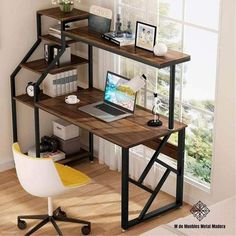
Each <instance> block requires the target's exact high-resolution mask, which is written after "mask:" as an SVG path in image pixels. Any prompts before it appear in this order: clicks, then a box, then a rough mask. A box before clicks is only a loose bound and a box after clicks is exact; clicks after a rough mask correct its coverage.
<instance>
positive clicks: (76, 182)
mask: <svg viewBox="0 0 236 236" xmlns="http://www.w3.org/2000/svg"><path fill="white" fill-rule="evenodd" d="M55 167H56V169H57V172H58V174H59V176H60V178H61V181H62V183H63V185H64V186H66V187H77V186H80V185H85V184H88V183H89V182H90V178H89V177H88V176H87V175H85V174H84V173H82V172H80V171H78V170H75V169H73V168H71V167H69V166H64V165H61V164H58V163H55Z"/></svg>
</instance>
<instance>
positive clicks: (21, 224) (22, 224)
mask: <svg viewBox="0 0 236 236" xmlns="http://www.w3.org/2000/svg"><path fill="white" fill-rule="evenodd" d="M17 226H18V228H19V229H21V230H23V229H26V227H27V223H26V222H25V221H24V220H20V219H19V220H18V222H17Z"/></svg>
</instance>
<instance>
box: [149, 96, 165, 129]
mask: <svg viewBox="0 0 236 236" xmlns="http://www.w3.org/2000/svg"><path fill="white" fill-rule="evenodd" d="M160 103H161V102H160V100H159V99H158V97H157V93H154V105H153V108H152V114H153V115H154V119H153V120H149V121H148V123H147V125H148V126H152V127H158V126H162V121H160V115H159V113H158V110H159V107H160Z"/></svg>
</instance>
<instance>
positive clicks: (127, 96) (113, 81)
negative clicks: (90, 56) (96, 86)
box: [104, 71, 136, 112]
mask: <svg viewBox="0 0 236 236" xmlns="http://www.w3.org/2000/svg"><path fill="white" fill-rule="evenodd" d="M128 81H129V80H128V79H127V78H125V77H123V76H120V75H118V74H115V73H112V72H110V71H108V72H107V78H106V87H105V92H104V101H105V102H108V103H110V104H111V105H114V106H116V107H119V108H123V109H125V110H127V111H129V112H134V108H135V101H136V93H135V92H133V91H132V90H130V89H129V87H127V86H125V84H126V83H127V82H128Z"/></svg>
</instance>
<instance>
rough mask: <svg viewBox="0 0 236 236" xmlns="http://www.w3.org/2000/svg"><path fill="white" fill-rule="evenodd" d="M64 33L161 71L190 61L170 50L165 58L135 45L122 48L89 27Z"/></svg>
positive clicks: (181, 54) (185, 56)
mask: <svg viewBox="0 0 236 236" xmlns="http://www.w3.org/2000/svg"><path fill="white" fill-rule="evenodd" d="M64 33H65V35H66V36H68V37H70V38H72V39H75V40H77V41H80V42H83V43H86V44H89V45H91V46H94V47H97V48H101V49H103V50H105V51H108V52H112V53H115V54H117V55H120V56H124V57H126V58H130V59H133V60H135V61H138V62H141V63H144V64H146V65H149V66H154V67H156V68H159V69H160V68H164V67H167V66H172V65H177V64H180V63H183V62H187V61H190V56H189V55H187V54H184V53H182V52H177V51H173V50H169V51H168V53H167V54H166V55H165V56H164V57H157V56H155V55H154V54H153V53H152V52H149V51H146V50H143V49H140V48H136V47H135V46H134V45H129V46H122V47H120V46H117V45H115V44H113V43H111V42H109V41H106V40H104V39H102V38H101V35H100V34H98V33H95V32H91V31H89V30H88V27H79V28H75V29H70V30H67V31H64Z"/></svg>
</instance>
